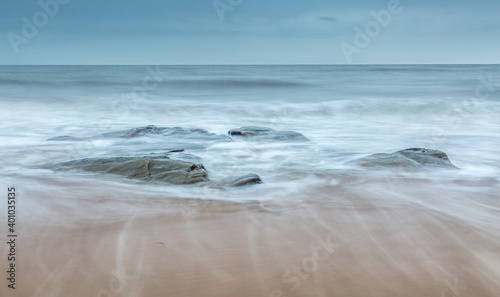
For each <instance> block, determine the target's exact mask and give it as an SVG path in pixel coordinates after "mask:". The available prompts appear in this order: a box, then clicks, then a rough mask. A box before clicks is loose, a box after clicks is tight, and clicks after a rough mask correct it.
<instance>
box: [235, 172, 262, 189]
mask: <svg viewBox="0 0 500 297" xmlns="http://www.w3.org/2000/svg"><path fill="white" fill-rule="evenodd" d="M261 183H262V180H261V179H260V176H258V175H257V174H255V173H250V174H246V175H243V176H240V177H238V178H237V179H235V180H232V181H229V182H228V186H230V187H242V186H248V185H256V184H261Z"/></svg>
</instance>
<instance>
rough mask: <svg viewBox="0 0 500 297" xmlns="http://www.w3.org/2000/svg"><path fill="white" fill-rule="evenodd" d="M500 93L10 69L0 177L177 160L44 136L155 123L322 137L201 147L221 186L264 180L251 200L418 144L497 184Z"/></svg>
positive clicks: (4, 89)
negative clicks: (80, 165)
mask: <svg viewBox="0 0 500 297" xmlns="http://www.w3.org/2000/svg"><path fill="white" fill-rule="evenodd" d="M499 89H500V66H499V65H400V66H383V65H376V66H1V67H0V90H1V91H0V92H1V93H0V104H1V106H2V107H1V109H0V125H1V127H2V134H1V135H0V147H1V151H0V161H1V164H2V165H1V166H2V171H1V173H0V174H2V175H6V176H7V175H16V176H19V175H20V176H22V175H28V176H40V175H47V176H53V175H54V173H52V172H50V171H44V170H40V169H38V168H36V166H38V165H42V164H47V163H57V162H61V161H67V160H72V159H78V158H89V157H98V156H116V155H120V156H125V155H134V154H149V153H164V152H165V149H164V148H163V147H165V142H164V140H162V139H161V137H145V138H141V139H139V140H137V141H124V140H105V139H101V140H93V141H86V142H79V143H72V142H48V141H46V140H47V139H48V138H51V137H55V136H60V135H70V136H75V137H88V136H95V135H99V134H102V133H107V132H112V131H117V130H121V129H129V128H134V127H140V126H145V125H156V126H162V127H174V126H180V127H187V128H204V129H207V130H208V131H210V132H213V133H218V134H226V133H227V131H228V130H229V129H232V128H238V127H240V126H247V125H254V126H266V127H270V128H274V129H281V130H294V131H298V132H300V133H303V134H304V135H305V136H307V137H308V138H309V139H311V141H312V142H311V143H309V144H295V145H290V144H288V143H271V142H269V143H248V142H239V141H236V142H234V143H221V144H214V145H208V146H207V149H206V150H200V151H192V152H191V153H193V154H195V155H197V156H199V157H201V158H202V162H203V163H204V164H205V167H206V168H207V169H208V170H209V172H210V174H211V176H212V178H213V179H220V178H224V177H227V176H236V175H240V174H246V173H248V172H255V173H257V174H259V175H260V176H261V177H262V178H263V179H264V180H265V181H266V183H265V185H263V186H261V187H260V189H265V190H261V191H259V190H253V191H249V192H248V198H249V199H250V198H263V199H273V198H276V197H277V196H285V197H286V196H287V195H288V194H289V191H290V192H296V193H300V191H302V190H303V189H304V188H307V187H311V186H314V185H320V184H325V183H326V182H327V180H325V177H324V176H328V178H329V179H330V178H331V176H334V175H338V174H342V170H343V169H345V168H346V166H345V163H346V162H348V161H350V160H353V159H354V158H357V157H361V156H364V155H367V154H372V153H378V152H393V151H397V150H400V149H405V148H410V147H426V148H434V149H439V150H442V151H445V152H447V153H448V155H449V156H450V159H451V160H452V162H453V163H455V164H456V165H457V166H459V167H460V168H462V170H461V171H460V172H458V173H457V172H454V173H439V174H436V176H435V178H437V177H439V178H452V179H455V178H466V179H471V178H472V179H474V178H497V177H498V176H499V173H500V161H499V159H500V157H499V156H500V154H499V150H500V149H499V144H500V129H499V128H500V121H499V120H498V119H499V115H500V91H498V90H499ZM424 176H426V177H428V176H429V173H425V174H424ZM82 178H88V176H82ZM428 178H431V177H428ZM329 179H328V180H329ZM302 187H303V188H302ZM162 190H165V191H170V192H172V193H175V194H176V195H178V196H181V197H182V196H185V195H187V196H189V197H191V196H200V195H201V196H203V195H206V193H205V194H202V193H198V192H197V191H200V190H199V189H196V188H189V190H187V189H186V188H184V187H171V186H165V188H164V189H162ZM254 191H257V193H256V192H254ZM278 193H279V194H278ZM213 195H214V196H217V198H221V197H222V198H224V197H225V198H229V199H230V198H232V196H233V194H232V193H230V194H221V193H213ZM238 195H240V196H241V195H243V196H244V194H241V193H239V194H238Z"/></svg>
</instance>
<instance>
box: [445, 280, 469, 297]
mask: <svg viewBox="0 0 500 297" xmlns="http://www.w3.org/2000/svg"><path fill="white" fill-rule="evenodd" d="M443 284H444V285H445V287H444V288H443V289H442V290H441V297H459V296H460V295H462V293H463V291H465V290H467V286H466V285H461V284H460V283H459V282H458V277H455V279H453V283H452V282H450V281H449V280H447V279H445V280H443Z"/></svg>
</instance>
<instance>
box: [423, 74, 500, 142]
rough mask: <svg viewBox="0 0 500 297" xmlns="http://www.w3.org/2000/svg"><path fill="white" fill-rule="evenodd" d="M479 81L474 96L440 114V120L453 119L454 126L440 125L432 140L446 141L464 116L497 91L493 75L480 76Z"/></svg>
mask: <svg viewBox="0 0 500 297" xmlns="http://www.w3.org/2000/svg"><path fill="white" fill-rule="evenodd" d="M478 81H479V83H478V84H477V86H476V88H475V89H474V97H472V98H469V99H466V100H464V101H462V102H459V103H456V104H454V105H453V108H451V109H450V110H448V111H446V112H445V113H443V114H442V115H441V116H440V120H442V121H452V122H453V126H452V127H448V128H446V129H444V128H442V127H438V128H437V130H436V131H434V132H433V133H432V141H433V142H434V143H436V142H441V141H444V140H445V139H446V137H447V135H448V134H449V133H450V131H456V130H458V129H459V127H460V125H462V123H463V121H464V118H465V117H466V116H468V115H470V114H472V113H473V112H474V111H475V110H476V108H477V105H478V103H480V102H481V101H484V100H486V99H488V98H489V97H491V96H492V95H493V94H494V93H495V91H496V89H495V84H494V81H493V75H491V74H490V75H488V76H480V77H479V78H478Z"/></svg>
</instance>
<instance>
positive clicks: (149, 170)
mask: <svg viewBox="0 0 500 297" xmlns="http://www.w3.org/2000/svg"><path fill="white" fill-rule="evenodd" d="M54 169H56V170H84V171H89V172H96V173H101V174H114V175H120V176H124V177H127V178H131V179H137V180H142V181H148V182H149V181H157V182H166V183H171V184H176V185H188V184H195V183H199V182H205V181H208V175H207V172H206V170H205V167H204V166H203V165H202V164H197V163H191V162H185V161H179V160H172V159H170V158H169V157H168V156H158V157H116V158H96V159H81V160H74V161H70V162H66V163H62V164H59V165H58V166H56V167H55V168H54Z"/></svg>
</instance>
